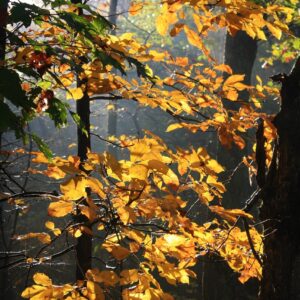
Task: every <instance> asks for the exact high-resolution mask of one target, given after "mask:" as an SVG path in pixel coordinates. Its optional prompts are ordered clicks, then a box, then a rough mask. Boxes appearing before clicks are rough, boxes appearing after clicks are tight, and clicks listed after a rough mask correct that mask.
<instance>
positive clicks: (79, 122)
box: [69, 110, 88, 136]
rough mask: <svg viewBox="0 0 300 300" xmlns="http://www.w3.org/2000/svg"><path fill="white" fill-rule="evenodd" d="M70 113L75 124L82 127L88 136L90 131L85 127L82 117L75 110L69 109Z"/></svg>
mask: <svg viewBox="0 0 300 300" xmlns="http://www.w3.org/2000/svg"><path fill="white" fill-rule="evenodd" d="M69 113H70V115H71V117H72V119H73V121H74V122H75V124H76V125H77V126H78V127H79V128H80V129H81V131H82V132H83V133H84V134H85V135H86V136H88V132H87V131H86V129H85V128H84V123H83V122H82V120H81V119H80V117H79V115H78V114H76V113H74V112H73V111H71V110H69Z"/></svg>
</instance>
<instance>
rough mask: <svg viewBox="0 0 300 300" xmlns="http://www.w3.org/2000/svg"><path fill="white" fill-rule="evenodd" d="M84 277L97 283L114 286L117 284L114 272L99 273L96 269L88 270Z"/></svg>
mask: <svg viewBox="0 0 300 300" xmlns="http://www.w3.org/2000/svg"><path fill="white" fill-rule="evenodd" d="M86 277H87V278H88V279H89V280H93V281H95V282H98V283H104V284H105V285H108V286H114V285H116V284H117V283H118V282H119V280H120V279H119V276H118V275H117V274H116V273H115V272H114V271H99V270H98V269H91V270H88V271H87V273H86Z"/></svg>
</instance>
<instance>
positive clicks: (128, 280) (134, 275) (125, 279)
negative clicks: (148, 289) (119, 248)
mask: <svg viewBox="0 0 300 300" xmlns="http://www.w3.org/2000/svg"><path fill="white" fill-rule="evenodd" d="M120 275H121V279H120V284H121V285H127V284H133V283H134V282H136V281H138V280H139V273H138V270H136V269H131V270H123V271H122V272H121V274H120Z"/></svg>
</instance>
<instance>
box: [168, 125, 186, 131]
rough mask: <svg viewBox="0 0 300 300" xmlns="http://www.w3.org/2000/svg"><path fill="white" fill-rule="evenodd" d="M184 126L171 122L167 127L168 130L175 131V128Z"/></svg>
mask: <svg viewBox="0 0 300 300" xmlns="http://www.w3.org/2000/svg"><path fill="white" fill-rule="evenodd" d="M182 127H183V126H182V125H181V124H180V123H174V124H171V125H169V126H168V128H167V129H166V132H170V131H173V130H175V129H178V128H182Z"/></svg>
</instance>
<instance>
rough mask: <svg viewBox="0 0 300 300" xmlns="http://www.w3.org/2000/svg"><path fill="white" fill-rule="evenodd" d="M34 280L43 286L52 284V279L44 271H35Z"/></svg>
mask: <svg viewBox="0 0 300 300" xmlns="http://www.w3.org/2000/svg"><path fill="white" fill-rule="evenodd" d="M33 281H34V282H35V283H36V284H39V285H43V286H50V285H52V280H51V279H50V278H49V277H48V276H47V275H46V274H44V273H35V274H34V275H33Z"/></svg>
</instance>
